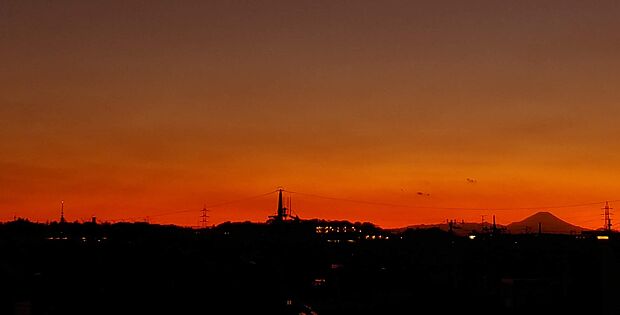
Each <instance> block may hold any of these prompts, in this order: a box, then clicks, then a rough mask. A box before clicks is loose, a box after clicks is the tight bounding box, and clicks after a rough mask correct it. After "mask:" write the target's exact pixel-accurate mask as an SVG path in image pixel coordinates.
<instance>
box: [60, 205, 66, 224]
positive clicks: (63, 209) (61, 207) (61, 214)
mask: <svg viewBox="0 0 620 315" xmlns="http://www.w3.org/2000/svg"><path fill="white" fill-rule="evenodd" d="M65 222H67V221H65V201H64V200H62V201H60V223H65Z"/></svg>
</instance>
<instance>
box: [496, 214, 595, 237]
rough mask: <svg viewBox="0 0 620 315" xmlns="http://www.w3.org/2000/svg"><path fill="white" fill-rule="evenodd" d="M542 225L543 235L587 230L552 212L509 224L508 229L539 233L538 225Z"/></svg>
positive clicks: (518, 231)
mask: <svg viewBox="0 0 620 315" xmlns="http://www.w3.org/2000/svg"><path fill="white" fill-rule="evenodd" d="M539 223H540V225H541V230H542V233H555V234H572V233H579V232H581V231H584V230H586V229H585V228H582V227H580V226H576V225H572V224H570V223H568V222H566V221H564V220H562V219H560V218H558V217H556V216H554V215H553V214H551V212H546V211H541V212H538V213H536V214H534V215H531V216H529V217H527V218H525V219H523V220H522V221H519V222H513V223H510V224H508V226H507V229H508V230H509V231H510V232H511V233H513V234H515V233H537V232H538V224H539Z"/></svg>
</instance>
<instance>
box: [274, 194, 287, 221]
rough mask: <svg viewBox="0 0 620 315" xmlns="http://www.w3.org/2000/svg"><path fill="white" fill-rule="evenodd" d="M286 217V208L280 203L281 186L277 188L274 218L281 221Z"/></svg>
mask: <svg viewBox="0 0 620 315" xmlns="http://www.w3.org/2000/svg"><path fill="white" fill-rule="evenodd" d="M285 217H286V208H285V207H284V206H283V205H282V188H280V189H278V212H277V214H276V220H277V221H282V220H284V218H285Z"/></svg>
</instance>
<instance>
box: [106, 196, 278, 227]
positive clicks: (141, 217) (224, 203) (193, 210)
mask: <svg viewBox="0 0 620 315" xmlns="http://www.w3.org/2000/svg"><path fill="white" fill-rule="evenodd" d="M275 192H277V190H273V191H270V192H267V193H264V194H260V195H254V196H249V197H244V198H240V199H235V200H229V201H224V202H220V203H214V204H210V205H205V208H217V207H221V206H225V205H229V204H234V203H239V202H243V201H248V200H254V199H258V198H261V197H265V196H268V195H271V194H273V193H275ZM200 211H202V210H196V209H184V210H176V211H168V212H162V213H157V214H149V215H143V216H135V217H130V218H124V219H118V220H110V221H115V222H119V221H135V220H136V219H143V218H145V217H149V218H153V217H163V216H168V215H173V214H180V213H189V212H200Z"/></svg>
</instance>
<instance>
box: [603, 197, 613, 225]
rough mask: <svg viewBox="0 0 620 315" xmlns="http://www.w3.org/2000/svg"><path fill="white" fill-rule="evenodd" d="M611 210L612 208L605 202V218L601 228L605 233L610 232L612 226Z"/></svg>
mask: <svg viewBox="0 0 620 315" xmlns="http://www.w3.org/2000/svg"><path fill="white" fill-rule="evenodd" d="M612 209H613V208H610V207H609V202H608V201H605V208H603V211H604V216H605V225H604V226H603V228H604V229H605V230H606V231H611V226H612V224H611V210H612Z"/></svg>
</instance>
